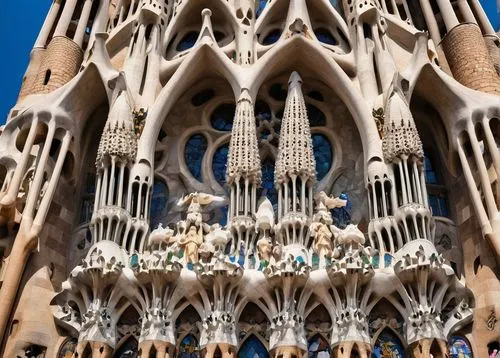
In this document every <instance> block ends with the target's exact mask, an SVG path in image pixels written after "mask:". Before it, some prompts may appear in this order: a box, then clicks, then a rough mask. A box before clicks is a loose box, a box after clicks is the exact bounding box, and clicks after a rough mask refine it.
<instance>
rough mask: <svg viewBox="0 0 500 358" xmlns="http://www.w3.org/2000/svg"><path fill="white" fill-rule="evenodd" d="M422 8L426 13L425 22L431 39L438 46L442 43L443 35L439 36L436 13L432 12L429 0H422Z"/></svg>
mask: <svg viewBox="0 0 500 358" xmlns="http://www.w3.org/2000/svg"><path fill="white" fill-rule="evenodd" d="M420 7H421V8H422V12H423V13H424V18H425V22H426V23H427V28H428V29H429V33H430V35H431V39H432V41H434V43H435V44H436V45H437V44H438V43H439V42H440V41H441V35H440V34H439V26H438V23H437V21H436V18H435V17H434V12H433V11H432V6H431V4H430V2H429V0H420Z"/></svg>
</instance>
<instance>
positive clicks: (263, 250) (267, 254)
mask: <svg viewBox="0 0 500 358" xmlns="http://www.w3.org/2000/svg"><path fill="white" fill-rule="evenodd" d="M257 250H258V252H259V260H260V261H267V262H270V261H271V255H272V253H273V243H272V242H271V239H270V238H269V237H267V236H262V237H261V238H260V239H259V240H258V241H257Z"/></svg>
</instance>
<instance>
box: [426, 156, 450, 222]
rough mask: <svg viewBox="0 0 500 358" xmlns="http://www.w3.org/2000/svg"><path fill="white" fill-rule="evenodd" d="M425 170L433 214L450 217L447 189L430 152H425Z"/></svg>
mask: <svg viewBox="0 0 500 358" xmlns="http://www.w3.org/2000/svg"><path fill="white" fill-rule="evenodd" d="M424 170H425V182H426V184H427V192H428V193H429V195H428V202H429V206H430V208H431V211H432V215H434V216H443V217H449V216H450V212H449V209H448V196H447V190H446V187H445V186H444V185H443V183H442V182H441V181H440V178H439V173H438V172H437V171H436V163H434V161H433V157H432V155H430V154H429V153H428V152H425V160H424Z"/></svg>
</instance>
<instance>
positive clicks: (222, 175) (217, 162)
mask: <svg viewBox="0 0 500 358" xmlns="http://www.w3.org/2000/svg"><path fill="white" fill-rule="evenodd" d="M228 154H229V144H224V145H222V146H220V147H219V148H218V149H217V150H216V151H215V154H214V157H213V159H212V171H213V172H214V177H215V179H216V180H217V182H218V183H219V184H220V186H222V187H223V186H224V185H225V184H226V168H227V156H228Z"/></svg>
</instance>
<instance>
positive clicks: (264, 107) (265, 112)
mask: <svg viewBox="0 0 500 358" xmlns="http://www.w3.org/2000/svg"><path fill="white" fill-rule="evenodd" d="M271 118H272V114H271V109H270V108H269V105H268V104H267V103H266V102H264V101H257V103H255V119H256V120H257V126H258V125H259V122H260V121H270V120H271Z"/></svg>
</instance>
